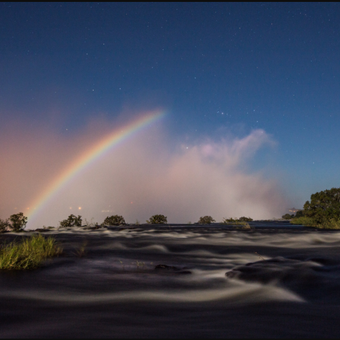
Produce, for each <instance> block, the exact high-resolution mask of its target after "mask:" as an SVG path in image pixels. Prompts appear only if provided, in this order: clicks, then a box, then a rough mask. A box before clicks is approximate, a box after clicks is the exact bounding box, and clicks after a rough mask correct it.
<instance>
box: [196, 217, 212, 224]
mask: <svg viewBox="0 0 340 340" xmlns="http://www.w3.org/2000/svg"><path fill="white" fill-rule="evenodd" d="M212 222H216V221H215V220H214V219H213V218H212V217H211V216H203V217H200V219H199V220H198V222H197V223H198V224H210V223H212Z"/></svg>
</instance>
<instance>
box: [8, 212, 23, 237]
mask: <svg viewBox="0 0 340 340" xmlns="http://www.w3.org/2000/svg"><path fill="white" fill-rule="evenodd" d="M9 220H10V222H11V224H10V228H11V229H12V230H13V231H15V232H19V231H23V230H24V229H25V227H26V224H27V217H26V216H24V213H22V212H20V213H17V214H13V215H11V216H10V217H9Z"/></svg>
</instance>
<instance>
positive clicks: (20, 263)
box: [0, 234, 63, 270]
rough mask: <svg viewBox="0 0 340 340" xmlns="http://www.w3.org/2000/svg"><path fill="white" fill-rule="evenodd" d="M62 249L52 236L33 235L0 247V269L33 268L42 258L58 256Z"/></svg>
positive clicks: (36, 266)
mask: <svg viewBox="0 0 340 340" xmlns="http://www.w3.org/2000/svg"><path fill="white" fill-rule="evenodd" d="M62 251H63V250H62V248H60V247H59V246H58V245H57V244H56V241H55V239H54V238H52V237H48V238H45V237H44V236H42V235H40V234H39V235H35V236H32V237H29V238H27V239H25V240H23V241H21V242H12V243H10V244H8V245H5V246H3V247H2V248H0V269H5V270H25V269H35V268H38V267H39V266H40V265H41V263H42V261H43V260H45V259H47V258H51V257H54V256H58V255H59V254H61V253H62Z"/></svg>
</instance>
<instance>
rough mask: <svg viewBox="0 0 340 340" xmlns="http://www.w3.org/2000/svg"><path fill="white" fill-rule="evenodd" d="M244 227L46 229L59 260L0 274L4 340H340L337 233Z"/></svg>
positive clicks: (0, 321)
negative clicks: (274, 339) (58, 248)
mask: <svg viewBox="0 0 340 340" xmlns="http://www.w3.org/2000/svg"><path fill="white" fill-rule="evenodd" d="M251 225H252V229H249V230H247V229H241V226H239V227H229V226H223V225H212V226H196V225H191V226H189V225H186V226H179V225H172V226H170V225H169V226H163V227H161V226H155V227H152V226H133V227H132V226H131V227H129V226H127V227H116V228H113V227H112V228H110V229H104V228H103V229H99V230H93V231H84V230H83V229H80V228H78V229H68V230H67V229H65V230H62V231H58V232H57V231H55V232H53V231H50V232H47V233H45V234H46V235H48V236H53V237H55V238H56V239H57V240H58V242H59V243H60V244H61V246H62V247H63V248H64V254H63V255H62V256H60V257H59V258H56V259H53V260H48V261H46V262H45V263H44V265H43V266H42V268H40V269H38V270H34V271H27V272H5V271H2V272H0V301H1V305H0V337H2V338H13V337H14V338H22V337H25V338H27V337H38V338H42V337H49V338H53V337H57V338H60V337H81V338H87V337H88V338H97V337H99V338H105V337H109V338H116V337H117V338H121V337H129V338H131V337H137V338H143V337H158V338H159V337H161V338H176V337H200V338H201V337H215V338H216V337H223V338H235V337H236V338H238V337H294V338H296V337H306V338H313V337H322V338H328V337H336V338H337V337H339V335H340V325H339V319H340V318H339V317H340V252H339V246H340V232H338V231H323V230H316V229H313V228H303V227H287V224H285V223H268V222H267V223H266V222H262V223H259V222H257V223H255V222H254V223H251ZM30 234H31V233H25V236H26V235H30ZM25 236H22V234H21V235H20V234H12V233H6V234H3V235H1V237H0V241H1V243H4V242H9V241H11V240H13V238H17V239H18V238H20V237H25Z"/></svg>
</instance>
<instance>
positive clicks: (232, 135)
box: [0, 2, 340, 219]
mask: <svg viewBox="0 0 340 340" xmlns="http://www.w3.org/2000/svg"><path fill="white" fill-rule="evenodd" d="M339 32H340V5H339V4H338V3H90V2H88V3H80V4H78V3H6V2H3V3H1V4H0V51H1V52H0V117H1V125H0V133H1V135H2V137H1V149H2V151H1V152H0V157H1V163H2V164H6V165H5V166H4V169H3V170H2V173H1V176H2V178H1V181H2V184H0V186H1V188H2V192H1V196H2V198H1V202H2V205H3V207H4V206H6V203H4V202H5V201H6V200H7V198H6V199H5V197H4V196H8V195H9V196H11V195H10V194H9V191H11V192H15V195H14V196H13V195H12V196H13V197H12V196H11V197H10V202H11V203H10V204H11V205H10V206H8V207H7V206H6V208H3V213H6V214H9V213H10V212H9V211H10V207H12V206H14V205H15V206H16V205H19V206H20V207H19V208H18V209H19V210H20V209H21V207H24V206H25V204H26V201H29V199H28V197H29V195H33V196H34V195H38V191H39V190H42V187H43V185H45V184H46V183H45V182H44V183H45V184H44V183H39V181H38V179H37V177H39V178H40V179H41V178H42V177H44V176H43V175H42V174H41V173H39V164H40V165H41V167H43V168H44V173H45V174H46V176H47V177H48V173H49V172H53V171H58V169H59V170H60V169H62V167H63V166H66V165H65V164H66V163H65V164H64V163H63V161H62V157H61V155H60V152H59V153H58V152H57V146H58V145H59V147H60V148H62V149H63V150H67V149H70V150H73V152H74V153H73V154H76V152H77V150H78V151H79V150H80V146H79V145H80V144H81V143H80V141H82V142H84V140H83V139H82V138H83V137H84V135H85V134H88V136H89V140H90V141H91V140H93V141H94V140H95V135H96V136H98V135H100V134H101V133H102V131H101V129H100V128H98V129H97V130H96V133H95V134H94V135H93V129H94V128H93V125H91V124H95V123H94V122H96V121H101V122H104V123H103V126H109V125H110V126H111V127H113V128H115V126H118V125H119V124H120V123H122V124H123V123H126V122H127V121H133V119H134V116H135V115H136V116H137V115H138V114H140V112H148V111H152V110H155V109H161V110H164V111H166V112H167V115H166V118H165V119H164V120H163V122H162V123H161V126H160V127H159V130H158V132H157V131H155V134H157V133H158V134H159V135H161V136H163V137H159V138H163V140H162V142H159V143H158V142H155V143H156V144H158V148H159V145H161V146H162V147H164V149H166V151H164V152H163V151H162V150H158V149H157V150H158V151H157V152H159V153H160V154H162V153H163V154H164V153H165V154H166V155H168V158H171V159H173V158H174V157H175V156H174V155H175V154H176V152H177V151H176V150H177V149H181V148H182V149H183V148H184V149H186V148H192V149H195V150H196V151H197V150H201V151H202V150H203V151H202V152H203V153H204V152H206V150H207V145H208V144H209V143H210V144H209V145H210V147H211V145H213V146H214V147H216V148H217V149H218V150H222V149H223V147H222V146H221V145H222V144H223V143H224V144H223V145H224V147H225V148H227V146H229V149H228V148H227V149H228V150H231V149H233V150H235V148H237V147H236V145H238V144H237V143H242V142H244V143H245V144H247V143H248V144H247V145H248V146H247V148H248V149H249V150H250V149H251V145H252V142H249V140H252V138H255V139H256V138H257V137H256V136H259V134H261V133H262V135H263V136H265V138H264V140H262V141H259V139H258V138H257V139H256V140H255V141H254V143H253V144H256V143H258V146H257V147H256V150H255V151H254V150H253V151H251V153H252V155H251V157H248V156H244V157H243V156H242V155H243V154H242V155H241V154H238V156H237V157H238V158H237V159H238V170H239V171H240V172H242V173H243V174H244V175H247V176H248V177H249V178H250V177H251V176H254V178H255V177H256V178H257V179H258V176H261V181H262V182H261V183H262V184H261V185H260V184H259V186H260V187H261V186H263V185H267V184H268V183H269V182H270V183H272V182H273V181H274V182H275V185H276V186H277V187H276V189H275V190H276V191H275V192H276V194H275V195H276V196H280V197H281V198H280V199H281V201H280V202H279V203H278V204H280V205H281V207H282V214H283V213H286V209H287V208H289V207H290V208H291V207H293V206H295V207H296V208H302V206H303V204H304V202H305V201H306V200H307V199H309V198H310V195H311V194H312V193H314V192H316V191H320V190H325V189H330V188H332V187H338V186H339V165H340V152H339V145H340V134H339V127H340V95H339V94H340V60H339V56H340V34H339ZM114 124H118V125H114ZM103 129H104V130H105V128H103ZM152 129H153V130H157V129H156V128H152ZM152 129H151V130H150V131H149V136H150V135H151V131H153V130H152ZM160 131H162V132H160ZM47 132H48V133H47ZM144 134H145V136H144V140H147V139H148V140H149V141H148V142H145V143H144V144H143V143H142V144H143V145H144V146H145V148H149V150H150V148H151V149H152V147H151V146H150V145H149V144H148V143H150V137H148V136H147V133H146V132H145V133H144ZM48 136H50V137H48ZM140 138H142V137H140ZM155 138H156V137H155ZM151 139H152V138H151ZM75 140H76V141H75ZM77 141H78V142H77ZM67 142H69V143H71V144H72V143H73V144H72V145H71V144H70V146H68V144H67ZM49 143H50V144H49ZM77 143H78V144H77ZM79 143H80V144H79ZM84 143H85V142H84ZM131 143H132V142H131ZM131 143H130V144H129V145H130V146H129V147H130V149H129V150H132V149H133V148H135V149H136V147H135V146H134V145H133V143H132V144H131ZM204 143H205V144H204ZM249 143H250V144H249ZM41 144H44V145H45V146H46V145H48V146H49V148H50V149H49V150H50V151H51V150H52V151H53V152H54V153H55V155H56V156H55V157H56V158H55V159H54V160H53V157H52V156H51V155H50V154H49V152H48V150H44V151H43V150H42V149H39V145H41ZM139 144H141V143H139ZM203 144H204V145H203ZM75 145H77V146H75ZM256 145H257V144H256ZM77 148H78V149H77ZM131 148H132V149H131ZM221 148H222V149H221ZM38 149H39V150H40V151H39V152H38V153H37V150H38ZM28 150H30V151H28ZM34 150H35V151H34ZM223 150H226V149H223ZM52 151H51V152H52ZM44 152H45V153H44ZM53 152H52V153H53ZM65 152H66V154H67V151H65ZM117 152H122V150H120V151H117ZM124 152H125V155H126V152H128V150H127V149H126V150H125V151H124ZM143 152H147V151H145V150H144V151H140V153H139V154H143ZM155 152H156V151H155ZM197 152H199V151H197ZM221 152H222V151H221ZM223 152H224V151H223ZM223 152H222V153H223ZM226 152H227V151H226ZM16 155H20V157H19V156H16ZM39 155H40V156H39ZM224 156H225V154H224ZM224 156H220V157H222V158H223V157H224ZM234 156H235V154H234ZM39 157H40V158H39ZM120 157H121V158H119V159H121V162H123V163H124V160H123V159H124V157H123V156H120ZM145 157H146V158H147V157H151V156H150V155H149V156H147V155H145ZM163 157H164V156H163ZM181 157H182V156H181ZM192 157H193V158H195V157H194V156H193V154H192ZM197 157H198V156H197ZM235 157H236V156H235ZM18 158H20V160H19V159H18ZM151 158H152V157H151ZM151 158H147V159H148V160H149V162H151V163H152V161H151ZM239 158H242V159H243V158H244V159H245V158H247V160H246V162H245V163H244V162H243V163H242V162H241V161H240V160H239ZM71 159H72V155H71V154H70V155H68V154H67V155H66V156H65V162H68V161H71ZM181 159H182V158H181ZM197 159H198V158H197ZM43 160H46V161H47V160H48V164H47V165H46V164H45V165H43V163H44V161H43ZM40 161H41V163H40ZM154 161H155V162H156V160H154ZM140 162H141V163H142V160H141V161H140ZM193 162H194V161H193ZM197 162H198V163H197V164H201V163H199V161H198V160H197ZM200 162H203V163H202V164H205V163H204V161H202V160H201V161H200ZM31 163H34V165H32V164H31ZM149 164H150V163H149ZM152 164H153V163H152ZM174 164H177V165H176V166H174V168H176V169H181V168H180V164H181V162H180V161H179V160H178V161H177V162H175V161H174ZM188 164H189V163H188ZM192 164H193V163H192ZM195 164H196V163H195ZM59 165H60V167H59ZM188 166H189V165H188ZM197 166H199V165H197ZM6 167H7V168H6ZM15 167H17V168H18V167H20V169H21V170H22V171H21V172H20V171H19V170H16V171H13V169H14V168H15ZM155 167H157V166H156V165H155ZM202 167H203V165H202ZM47 169H50V170H47ZM183 169H186V170H185V171H190V169H189V168H186V167H185V166H183ZM223 169H224V170H225V168H223ZM223 169H222V170H221V174H222V173H223V171H224V170H223ZM24 170H27V173H25V172H24ZM122 171H123V170H122ZM143 171H144V170H143ZM162 171H165V170H164V169H163V170H162ZM178 171H180V170H178ZM183 171H184V170H183ZM206 171H207V173H206V175H207V176H208V174H209V170H208V169H207V170H206ZM210 171H212V170H211V169H210ZM34 173H39V176H36V177H35V176H34ZM55 175H56V174H55ZM51 176H52V175H51ZM131 176H137V175H131ZM170 177H171V176H170ZM51 178H52V177H51ZM171 178H172V177H171ZM48 180H50V179H46V181H48ZM150 180H151V179H150ZM197 180H198V181H200V179H199V178H197ZM183 181H184V182H185V180H184V179H183ZM5 182H6V184H5ZM184 182H183V183H184ZM8 183H11V185H12V186H11V187H9V186H8ZM15 183H16V184H15ZM176 183H177V182H176ZM181 183H182V182H181ZM26 184H27V185H26ZM177 184H178V183H177ZM6 185H7V186H6ZM178 185H179V184H178ZM216 185H217V186H218V184H216ZM244 185H247V187H249V186H250V184H244ZM14 186H20V190H19V188H17V187H16V188H14ZM169 186H170V184H169ZM226 186H227V187H228V183H227V184H226ZM34 188H37V192H35V191H34ZM39 188H40V189H39ZM189 189H190V188H188V190H189ZM155 190H156V189H155ZM202 190H203V189H202ZM204 190H208V189H207V188H205V189H204ZM226 190H228V189H226ZM235 190H236V189H235ZM273 190H274V189H273ZM28 192H29V193H28ZM235 192H236V191H235ZM20 195H21V196H20ZM150 195H151V194H150ZM252 195H253V193H252ZM268 195H269V194H268ZM268 195H267V196H268ZM19 196H20V197H21V198H22V197H25V200H24V201H25V202H24V201H23V202H21V203H20V204H19V203H18V204H17V203H16V201H15V200H16V199H17V200H18V201H20V199H21V198H20V199H19ZM269 196H270V195H269ZM268 199H269V198H267V200H268ZM282 202H284V203H282ZM27 204H28V203H27ZM150 204H152V203H150ZM164 204H165V203H164ZM264 204H267V203H264ZM22 209H24V208H22ZM188 209H190V207H189V206H188ZM122 210H124V209H123V208H122ZM274 210H275V209H274ZM274 210H273V213H274V212H275V213H276V214H277V217H280V216H279V215H280V212H279V211H278V210H277V209H276V210H275V211H274ZM150 211H151V210H150ZM0 213H1V211H0ZM155 213H156V212H155ZM170 213H171V212H170ZM170 213H169V214H170ZM126 214H129V213H128V212H126ZM245 215H247V213H245ZM248 215H249V214H248ZM131 216H132V215H131ZM0 217H1V216H0ZM2 217H5V216H2ZM133 217H134V218H135V216H132V217H131V218H133ZM198 217H199V216H198ZM181 218H185V217H182V216H181ZM191 218H192V219H194V217H191ZM188 219H189V217H188Z"/></svg>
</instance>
